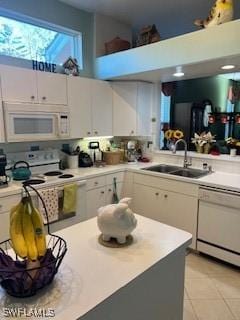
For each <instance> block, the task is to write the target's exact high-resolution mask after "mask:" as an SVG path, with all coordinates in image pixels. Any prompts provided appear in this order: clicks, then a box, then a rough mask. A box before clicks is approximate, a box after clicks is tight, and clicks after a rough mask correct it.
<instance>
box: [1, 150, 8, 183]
mask: <svg viewBox="0 0 240 320" xmlns="http://www.w3.org/2000/svg"><path fill="white" fill-rule="evenodd" d="M6 165H7V158H6V155H5V154H0V188H1V187H7V186H8V182H9V177H8V176H7V175H6Z"/></svg>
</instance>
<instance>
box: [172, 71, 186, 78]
mask: <svg viewBox="0 0 240 320" xmlns="http://www.w3.org/2000/svg"><path fill="white" fill-rule="evenodd" d="M173 75H174V77H183V76H184V73H183V72H175V73H174V74H173Z"/></svg>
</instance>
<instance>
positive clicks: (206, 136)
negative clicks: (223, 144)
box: [192, 131, 216, 154]
mask: <svg viewBox="0 0 240 320" xmlns="http://www.w3.org/2000/svg"><path fill="white" fill-rule="evenodd" d="M214 138H215V136H213V135H212V134H211V132H210V131H209V132H206V131H204V132H202V133H200V135H199V134H197V133H194V138H192V143H194V144H195V147H196V150H197V152H199V153H206V154H208V153H209V152H210V149H211V144H212V143H213V142H216V140H215V139H214Z"/></svg>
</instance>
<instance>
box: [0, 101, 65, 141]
mask: <svg viewBox="0 0 240 320" xmlns="http://www.w3.org/2000/svg"><path fill="white" fill-rule="evenodd" d="M3 111H4V123H5V131H6V140H7V141H8V142H20V141H41V140H54V139H61V138H68V137H69V110H68V107H66V106H54V105H40V104H21V103H7V102H4V103H3Z"/></svg>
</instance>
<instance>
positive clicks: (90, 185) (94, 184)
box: [87, 176, 106, 190]
mask: <svg viewBox="0 0 240 320" xmlns="http://www.w3.org/2000/svg"><path fill="white" fill-rule="evenodd" d="M105 184H106V177H105V176H100V177H95V178H91V179H87V190H91V189H95V188H98V187H103V186H105Z"/></svg>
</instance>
